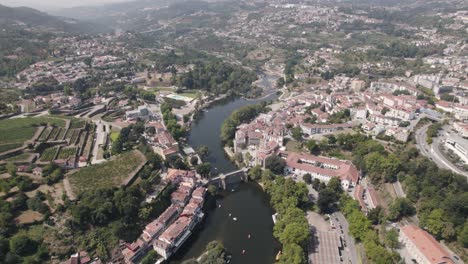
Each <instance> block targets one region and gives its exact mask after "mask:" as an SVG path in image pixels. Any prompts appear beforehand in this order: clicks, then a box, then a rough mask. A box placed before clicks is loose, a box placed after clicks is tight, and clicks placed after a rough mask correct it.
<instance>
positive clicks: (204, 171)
mask: <svg viewBox="0 0 468 264" xmlns="http://www.w3.org/2000/svg"><path fill="white" fill-rule="evenodd" d="M196 170H197V173H198V174H200V175H201V176H202V177H205V178H207V177H209V176H210V173H211V164H210V163H208V162H204V163H202V164H199V165H197V167H196Z"/></svg>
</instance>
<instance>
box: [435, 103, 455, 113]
mask: <svg viewBox="0 0 468 264" xmlns="http://www.w3.org/2000/svg"><path fill="white" fill-rule="evenodd" d="M435 106H436V107H437V108H439V109H440V110H442V111H444V112H448V113H452V112H453V107H452V103H450V102H447V101H443V100H440V101H438V102H437V103H435Z"/></svg>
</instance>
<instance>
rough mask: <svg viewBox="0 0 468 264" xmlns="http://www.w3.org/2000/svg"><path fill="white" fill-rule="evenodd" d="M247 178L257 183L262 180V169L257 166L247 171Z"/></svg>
mask: <svg viewBox="0 0 468 264" xmlns="http://www.w3.org/2000/svg"><path fill="white" fill-rule="evenodd" d="M248 175H249V178H250V179H251V180H253V181H258V180H260V179H261V178H262V167H260V166H259V165H257V166H255V167H253V168H251V169H250V170H249V173H248Z"/></svg>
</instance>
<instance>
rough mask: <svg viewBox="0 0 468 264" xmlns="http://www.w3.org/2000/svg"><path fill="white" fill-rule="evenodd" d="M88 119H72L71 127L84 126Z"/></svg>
mask: <svg viewBox="0 0 468 264" xmlns="http://www.w3.org/2000/svg"><path fill="white" fill-rule="evenodd" d="M85 125H86V121H84V120H79V119H72V120H71V124H70V129H77V128H84V127H85Z"/></svg>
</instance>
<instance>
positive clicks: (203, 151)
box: [197, 145, 210, 159]
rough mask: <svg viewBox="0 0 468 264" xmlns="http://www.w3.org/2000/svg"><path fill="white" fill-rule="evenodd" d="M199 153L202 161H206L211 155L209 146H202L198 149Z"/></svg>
mask: <svg viewBox="0 0 468 264" xmlns="http://www.w3.org/2000/svg"><path fill="white" fill-rule="evenodd" d="M197 153H198V155H200V157H201V158H202V159H205V158H206V157H207V156H208V154H209V153H210V151H209V149H208V146H207V145H201V146H199V147H198V148H197Z"/></svg>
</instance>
